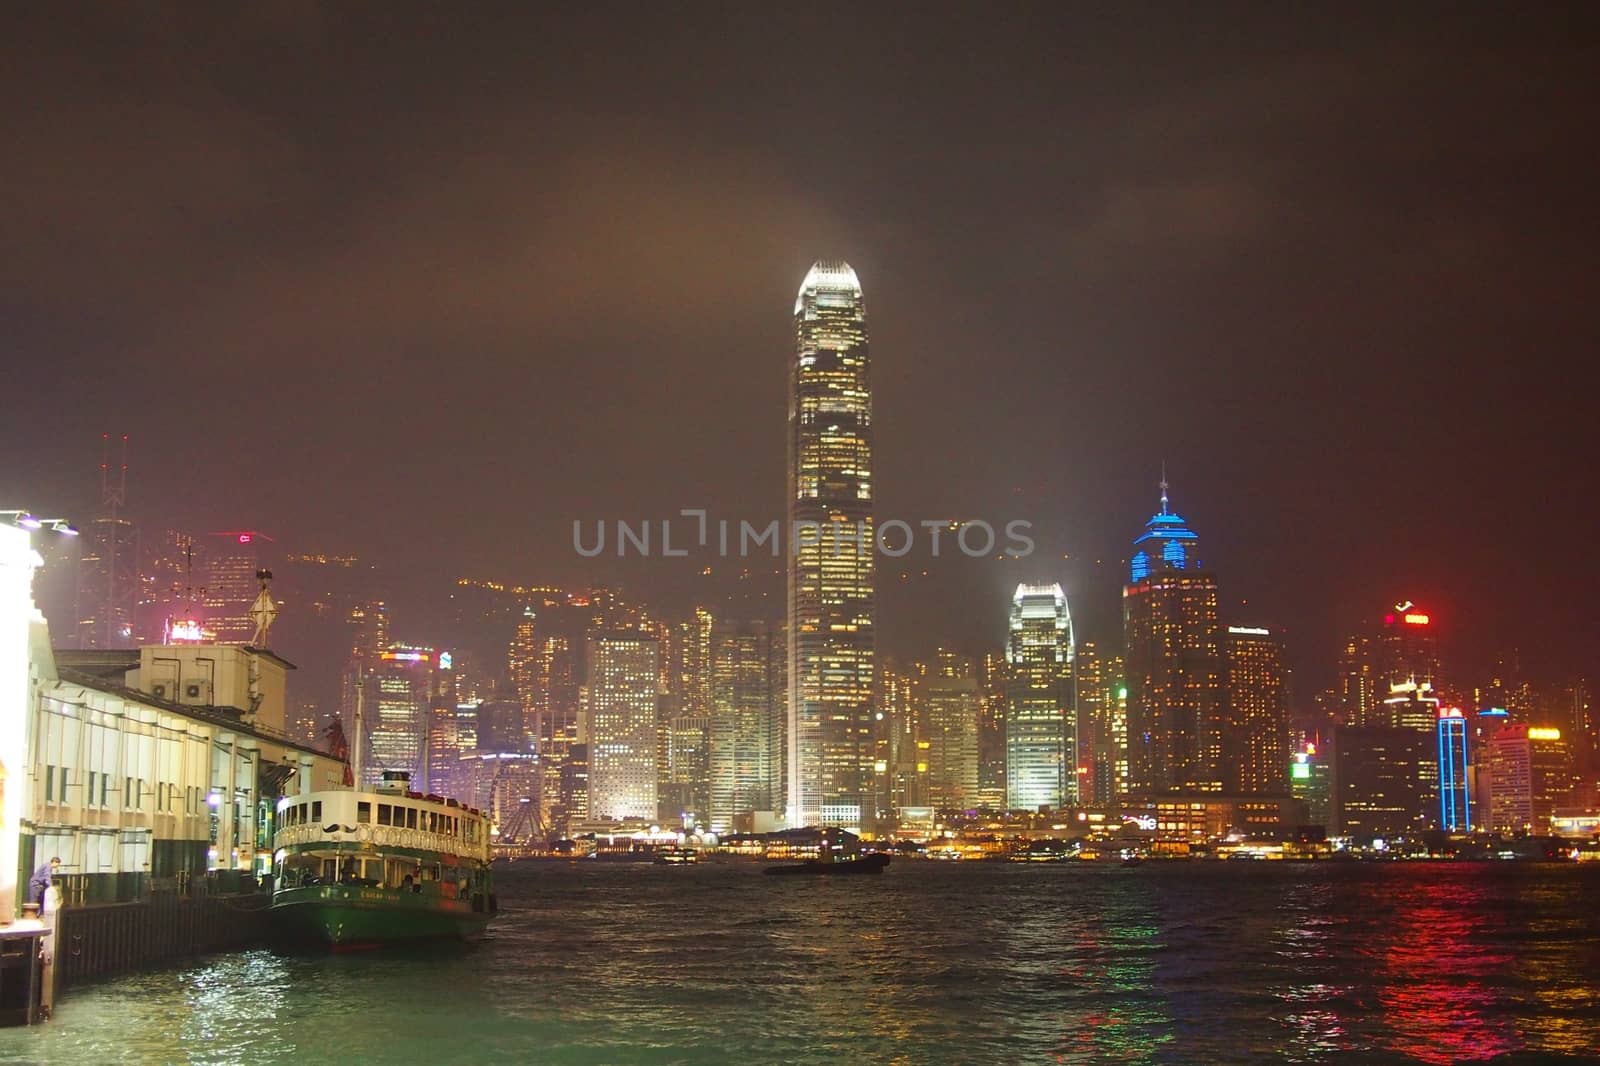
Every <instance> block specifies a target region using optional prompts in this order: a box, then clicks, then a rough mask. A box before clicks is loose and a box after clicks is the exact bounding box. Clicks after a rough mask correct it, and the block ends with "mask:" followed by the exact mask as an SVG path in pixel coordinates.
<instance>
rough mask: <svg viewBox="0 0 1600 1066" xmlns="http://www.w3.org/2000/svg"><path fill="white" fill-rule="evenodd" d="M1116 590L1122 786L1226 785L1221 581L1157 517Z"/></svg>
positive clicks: (1196, 549)
mask: <svg viewBox="0 0 1600 1066" xmlns="http://www.w3.org/2000/svg"><path fill="white" fill-rule="evenodd" d="M1133 548H1134V551H1133V558H1132V559H1130V560H1129V566H1128V584H1127V586H1126V587H1124V588H1123V590H1122V621H1123V636H1124V638H1125V640H1126V645H1127V655H1128V658H1127V670H1128V788H1129V791H1130V792H1132V793H1134V794H1135V795H1154V794H1159V793H1163V792H1174V791H1185V790H1191V789H1195V790H1214V789H1218V788H1220V787H1222V784H1223V777H1224V775H1223V769H1224V767H1223V766H1222V748H1223V730H1224V723H1223V717H1224V714H1225V703H1226V701H1225V698H1224V684H1225V681H1224V674H1223V655H1222V627H1221V624H1220V623H1219V621H1218V618H1217V580H1216V577H1215V576H1214V575H1213V574H1211V573H1210V572H1208V571H1206V570H1204V569H1202V567H1201V563H1200V539H1199V537H1197V536H1196V535H1195V533H1194V532H1193V531H1192V530H1191V529H1190V528H1189V526H1188V524H1187V523H1186V522H1184V520H1183V518H1182V516H1180V515H1177V514H1174V513H1173V512H1172V509H1171V506H1170V501H1169V500H1168V497H1167V479H1166V474H1165V472H1163V474H1162V477H1161V510H1160V512H1158V513H1157V514H1156V515H1154V516H1153V517H1152V518H1151V519H1150V521H1149V522H1147V523H1146V524H1145V527H1144V532H1142V533H1141V534H1140V535H1139V537H1138V538H1137V539H1136V540H1135V541H1134V542H1133Z"/></svg>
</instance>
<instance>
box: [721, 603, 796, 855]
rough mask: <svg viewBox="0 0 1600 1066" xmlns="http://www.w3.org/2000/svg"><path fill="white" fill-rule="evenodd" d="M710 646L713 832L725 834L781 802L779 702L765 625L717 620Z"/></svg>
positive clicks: (771, 637)
mask: <svg viewBox="0 0 1600 1066" xmlns="http://www.w3.org/2000/svg"><path fill="white" fill-rule="evenodd" d="M708 617H709V616H708ZM709 643H710V645H711V648H710V649H709V650H708V653H707V655H706V658H707V659H708V660H709V671H710V674H711V686H710V687H711V692H710V698H711V704H712V709H711V712H710V714H709V716H707V717H709V721H710V732H711V736H710V742H711V746H710V760H709V773H710V795H711V799H710V807H711V827H712V828H713V829H714V830H716V831H717V832H719V833H723V832H728V831H730V830H732V829H733V828H734V826H735V824H736V821H735V820H736V819H738V818H740V817H742V816H744V815H749V814H752V813H753V812H755V811H771V810H775V809H776V808H777V806H778V805H779V804H780V803H781V802H782V797H781V796H780V795H779V794H778V787H779V783H780V779H779V775H778V769H779V767H778V763H779V753H778V751H777V750H776V747H775V746H774V744H773V740H774V738H775V737H776V735H777V734H778V730H777V729H776V728H775V723H774V721H773V719H774V717H775V716H776V715H777V713H778V710H779V707H780V706H781V701H780V700H779V699H778V690H777V684H776V681H777V679H776V678H775V677H774V676H773V654H772V643H773V633H772V629H771V627H770V626H768V625H767V623H765V622H760V621H755V622H733V621H727V620H723V621H718V622H716V623H715V625H714V626H713V627H712V630H711V639H710V642H709Z"/></svg>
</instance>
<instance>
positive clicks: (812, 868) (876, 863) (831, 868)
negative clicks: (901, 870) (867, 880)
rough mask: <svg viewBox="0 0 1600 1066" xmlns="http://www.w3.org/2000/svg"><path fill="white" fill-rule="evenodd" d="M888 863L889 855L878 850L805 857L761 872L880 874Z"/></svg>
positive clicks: (846, 874) (817, 874) (787, 873)
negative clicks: (851, 856)
mask: <svg viewBox="0 0 1600 1066" xmlns="http://www.w3.org/2000/svg"><path fill="white" fill-rule="evenodd" d="M888 865H889V856H887V855H885V854H883V853H882V852H881V851H880V852H873V853H872V854H871V855H862V856H859V857H857V858H854V859H807V860H806V861H805V862H801V863H794V864H791V865H785V866H769V867H767V868H766V870H764V871H763V873H768V874H772V875H774V876H777V877H785V876H789V877H804V876H808V875H809V876H813V877H848V876H851V875H853V874H881V873H883V868H884V867H885V866H888Z"/></svg>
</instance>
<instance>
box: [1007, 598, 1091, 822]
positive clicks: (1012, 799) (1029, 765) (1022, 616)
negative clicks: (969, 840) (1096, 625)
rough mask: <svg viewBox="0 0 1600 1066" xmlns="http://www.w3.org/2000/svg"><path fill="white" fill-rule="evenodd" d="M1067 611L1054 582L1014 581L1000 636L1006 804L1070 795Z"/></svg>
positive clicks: (1073, 775)
mask: <svg viewBox="0 0 1600 1066" xmlns="http://www.w3.org/2000/svg"><path fill="white" fill-rule="evenodd" d="M1073 654H1074V648H1073V643H1072V616H1071V614H1070V613H1068V610H1067V594H1066V593H1065V592H1063V591H1062V589H1061V586H1060V585H1018V586H1017V591H1016V593H1015V594H1014V595H1013V596H1012V598H1011V632H1010V636H1009V638H1008V640H1007V642H1006V806H1007V807H1009V808H1011V809H1013V810H1024V809H1025V810H1036V809H1038V808H1041V807H1051V808H1054V807H1062V806H1066V805H1069V804H1073V803H1076V802H1077V801H1078V794H1077V791H1078V783H1077V776H1078V775H1077V765H1076V758H1075V755H1074V753H1075V752H1076V750H1077V739H1076V738H1077V717H1076V713H1075V711H1074V709H1073V681H1072V665H1073Z"/></svg>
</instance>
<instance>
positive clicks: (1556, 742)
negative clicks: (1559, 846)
mask: <svg viewBox="0 0 1600 1066" xmlns="http://www.w3.org/2000/svg"><path fill="white" fill-rule="evenodd" d="M1479 750H1480V759H1482V761H1483V762H1485V763H1487V769H1488V811H1487V812H1486V813H1487V819H1486V820H1485V824H1486V827H1487V828H1490V829H1496V830H1500V831H1502V832H1533V833H1548V832H1550V819H1551V817H1552V816H1553V815H1554V814H1555V811H1556V808H1557V807H1561V806H1565V805H1566V804H1567V803H1568V802H1569V800H1570V797H1571V796H1572V794H1573V792H1574V791H1575V789H1576V788H1577V786H1578V783H1579V782H1578V776H1577V773H1576V771H1575V769H1574V766H1573V758H1572V749H1571V747H1570V746H1569V745H1568V743H1567V740H1566V737H1565V735H1564V734H1563V733H1562V732H1561V730H1560V729H1558V728H1556V727H1555V726H1537V725H1525V724H1523V723H1521V722H1514V723H1510V724H1507V725H1504V726H1502V727H1500V729H1499V730H1497V731H1496V732H1495V734H1494V736H1493V737H1491V738H1490V740H1489V742H1488V752H1487V758H1483V755H1482V749H1481V748H1480V749H1479Z"/></svg>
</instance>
